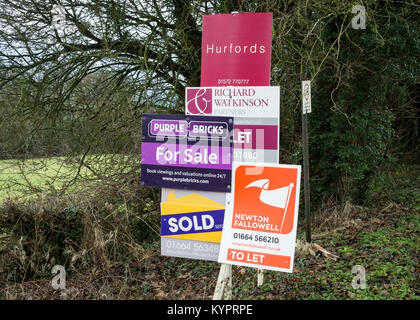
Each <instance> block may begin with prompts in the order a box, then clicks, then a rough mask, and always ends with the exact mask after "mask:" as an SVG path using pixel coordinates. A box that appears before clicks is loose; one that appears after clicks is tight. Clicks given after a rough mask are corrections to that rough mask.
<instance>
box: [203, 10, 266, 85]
mask: <svg viewBox="0 0 420 320" xmlns="http://www.w3.org/2000/svg"><path fill="white" fill-rule="evenodd" d="M272 25H273V14H272V13H271V12H264V13H232V14H215V15H205V16H203V37H202V48H201V86H202V87H207V86H268V85H270V62H271V33H272Z"/></svg>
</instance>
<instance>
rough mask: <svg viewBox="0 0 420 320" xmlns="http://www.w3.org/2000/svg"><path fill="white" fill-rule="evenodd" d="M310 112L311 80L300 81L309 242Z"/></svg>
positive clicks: (307, 239) (308, 234)
mask: <svg viewBox="0 0 420 320" xmlns="http://www.w3.org/2000/svg"><path fill="white" fill-rule="evenodd" d="M311 112H312V103H311V81H309V80H307V81H302V140H303V174H304V176H303V181H304V194H305V222H306V241H307V242H311V199H310V185H309V146H308V113H311Z"/></svg>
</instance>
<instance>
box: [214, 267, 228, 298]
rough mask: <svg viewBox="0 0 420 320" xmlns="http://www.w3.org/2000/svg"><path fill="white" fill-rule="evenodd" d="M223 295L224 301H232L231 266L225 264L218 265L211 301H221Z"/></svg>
mask: <svg viewBox="0 0 420 320" xmlns="http://www.w3.org/2000/svg"><path fill="white" fill-rule="evenodd" d="M223 294H224V298H225V300H232V265H231V264H226V263H222V264H221V265H220V271H219V276H218V277H217V283H216V288H215V289H214V294H213V300H222V297H223Z"/></svg>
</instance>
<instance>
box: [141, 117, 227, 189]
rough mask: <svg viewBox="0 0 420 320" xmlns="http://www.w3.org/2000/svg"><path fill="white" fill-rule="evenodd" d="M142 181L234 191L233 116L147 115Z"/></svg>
mask: <svg viewBox="0 0 420 320" xmlns="http://www.w3.org/2000/svg"><path fill="white" fill-rule="evenodd" d="M142 123H143V127H142V144H141V184H142V185H145V186H156V187H164V188H177V189H191V190H206V191H220V192H230V188H231V185H230V183H231V173H232V148H233V118H231V117H206V116H185V115H168V114H144V115H143V121H142Z"/></svg>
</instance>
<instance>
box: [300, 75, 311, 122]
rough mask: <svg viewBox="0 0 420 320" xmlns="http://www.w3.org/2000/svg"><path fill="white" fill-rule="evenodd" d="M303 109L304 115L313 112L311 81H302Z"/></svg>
mask: <svg viewBox="0 0 420 320" xmlns="http://www.w3.org/2000/svg"><path fill="white" fill-rule="evenodd" d="M302 108H303V111H302V112H303V114H305V113H311V112H312V102H311V81H310V80H307V81H302Z"/></svg>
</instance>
